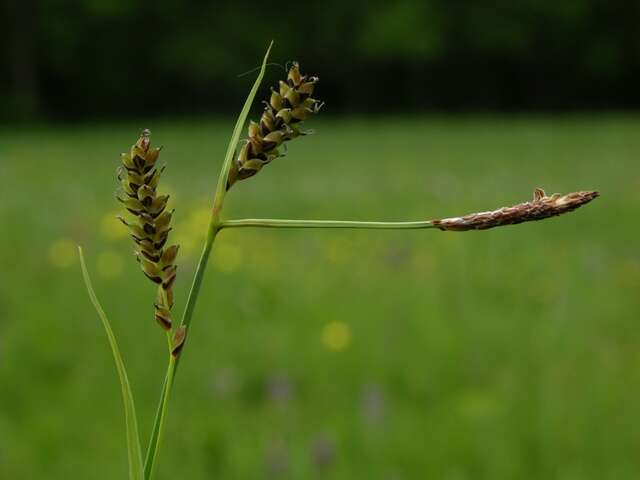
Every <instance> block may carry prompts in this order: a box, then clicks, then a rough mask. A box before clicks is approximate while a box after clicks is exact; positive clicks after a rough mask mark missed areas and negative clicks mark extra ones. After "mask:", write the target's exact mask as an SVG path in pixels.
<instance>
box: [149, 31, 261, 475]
mask: <svg viewBox="0 0 640 480" xmlns="http://www.w3.org/2000/svg"><path fill="white" fill-rule="evenodd" d="M271 47H273V42H271V44H270V45H269V48H268V49H267V53H266V54H265V56H264V59H263V61H262V67H261V68H260V73H259V74H258V77H257V78H256V81H255V82H254V84H253V86H252V87H251V91H250V92H249V95H248V97H247V99H246V101H245V103H244V106H243V108H242V111H241V112H240V115H239V116H238V120H237V121H236V124H235V127H234V129H233V133H232V135H231V140H230V141H229V145H228V146H227V153H226V155H225V158H224V162H223V164H222V170H221V172H220V175H219V176H218V184H217V186H216V192H215V196H214V199H213V207H212V209H211V220H210V222H209V228H208V230H207V238H206V240H205V244H204V247H203V249H202V254H201V255H200V260H199V261H198V266H197V267H196V272H195V275H194V277H193V283H192V284H191V290H190V291H189V296H188V298H187V304H186V306H185V309H184V313H183V315H182V321H181V322H180V326H184V327H185V328H186V329H187V334H188V332H189V326H190V325H191V319H192V318H193V312H194V309H195V306H196V302H197V300H198V296H199V294H200V288H201V286H202V280H203V278H204V272H205V270H206V268H207V262H208V261H209V256H210V254H211V249H212V248H213V242H214V241H215V239H216V236H217V235H218V232H219V231H220V224H221V222H220V213H221V212H222V207H223V205H224V198H225V195H226V192H227V179H228V178H229V170H230V169H231V162H232V161H233V156H234V152H235V148H236V145H237V144H238V141H239V139H240V133H241V131H242V128H243V127H244V124H245V123H246V120H247V116H248V114H249V109H250V108H251V104H252V103H253V99H254V98H255V96H256V93H257V91H258V87H259V86H260V83H261V82H262V78H263V77H264V72H265V70H266V66H267V60H268V58H269V53H270V52H271ZM185 342H186V340H185ZM185 346H186V345H185ZM182 352H184V347H183V349H182ZM171 358H172V359H171V360H170V361H169V366H168V368H167V373H166V376H165V381H164V384H163V386H162V391H161V393H160V402H159V405H158V410H157V412H156V416H155V420H154V422H153V429H152V431H151V437H150V439H149V448H148V450H147V457H146V460H145V464H144V479H145V480H150V479H151V476H152V475H153V470H154V465H155V462H156V458H157V456H158V449H159V446H160V441H161V440H162V429H163V426H164V419H165V416H166V412H167V408H168V405H169V398H170V396H171V389H172V388H173V379H174V378H175V376H176V372H177V371H178V365H179V364H180V357H178V358H176V359H175V360H173V357H171Z"/></svg>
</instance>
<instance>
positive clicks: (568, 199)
mask: <svg viewBox="0 0 640 480" xmlns="http://www.w3.org/2000/svg"><path fill="white" fill-rule="evenodd" d="M599 195H600V194H599V193H598V192H593V191H586V192H573V193H568V194H566V195H560V194H559V193H554V194H553V195H551V196H550V197H548V196H547V195H546V193H545V192H544V190H542V189H541V188H536V189H535V191H534V192H533V200H532V201H530V202H524V203H519V204H518V205H514V206H512V207H502V208H499V209H498V210H493V211H490V212H479V213H472V214H470V215H465V216H464V217H452V218H443V219H441V220H433V221H432V222H433V225H435V226H436V227H438V228H439V229H440V230H452V231H465V230H486V229H488V228H493V227H500V226H502V225H515V224H517V223H523V222H530V221H533V220H543V219H545V218H549V217H554V216H556V215H562V214H563V213H567V212H571V211H573V210H575V209H576V208H578V207H581V206H582V205H584V204H585V203H589V202H590V201H591V200H593V199H594V198H596V197H598V196H599Z"/></svg>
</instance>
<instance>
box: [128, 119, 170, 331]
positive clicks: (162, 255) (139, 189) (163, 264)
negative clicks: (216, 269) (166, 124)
mask: <svg viewBox="0 0 640 480" xmlns="http://www.w3.org/2000/svg"><path fill="white" fill-rule="evenodd" d="M150 137H151V132H149V130H144V131H143V132H142V134H141V135H140V138H138V141H137V142H136V143H135V145H133V146H132V147H131V150H130V151H129V153H123V154H122V156H121V160H122V165H121V166H120V167H119V168H118V180H119V181H120V185H121V192H120V194H119V195H118V200H119V201H120V202H121V203H122V204H123V205H124V208H125V209H126V210H127V211H128V212H129V213H130V214H131V215H132V216H133V217H134V219H133V220H132V221H129V220H127V219H126V218H124V217H118V218H119V219H120V221H122V223H123V224H125V225H126V226H127V228H128V229H129V232H130V234H131V238H133V241H134V242H135V245H136V250H135V255H136V258H137V260H138V263H139V264H140V268H141V269H142V272H143V273H144V274H145V275H146V277H147V278H148V279H149V280H151V281H152V282H153V283H155V284H157V285H158V293H157V298H156V302H155V304H154V306H155V319H156V321H157V322H158V323H159V324H160V326H161V327H162V328H164V329H165V330H169V329H171V307H172V306H173V290H172V287H173V283H174V281H175V278H176V269H177V267H176V265H175V264H174V262H175V259H176V256H177V254H178V248H179V247H178V245H171V246H167V245H166V244H167V241H168V238H169V232H171V218H172V216H173V211H169V210H167V202H168V200H169V196H168V195H158V192H157V187H158V182H159V181H160V176H161V175H162V172H163V171H164V167H158V166H157V165H156V162H157V160H158V156H159V155H160V148H154V147H152V146H151V138H150Z"/></svg>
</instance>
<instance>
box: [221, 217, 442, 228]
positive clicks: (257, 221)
mask: <svg viewBox="0 0 640 480" xmlns="http://www.w3.org/2000/svg"><path fill="white" fill-rule="evenodd" d="M251 227H254V228H352V229H353V228H360V229H380V230H415V229H420V228H435V225H434V224H433V222H431V221H416V222H360V221H352V220H282V219H275V218H246V219H242V220H225V221H224V222H221V223H220V227H219V228H220V230H222V229H224V228H251Z"/></svg>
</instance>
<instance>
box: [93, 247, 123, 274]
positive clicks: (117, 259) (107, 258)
mask: <svg viewBox="0 0 640 480" xmlns="http://www.w3.org/2000/svg"><path fill="white" fill-rule="evenodd" d="M96 267H97V271H98V274H99V275H101V276H102V277H105V278H115V277H118V276H120V275H121V274H122V269H123V267H124V262H123V260H122V256H120V255H119V254H117V253H115V252H112V251H106V252H102V253H100V255H98V260H97V265H96Z"/></svg>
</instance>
